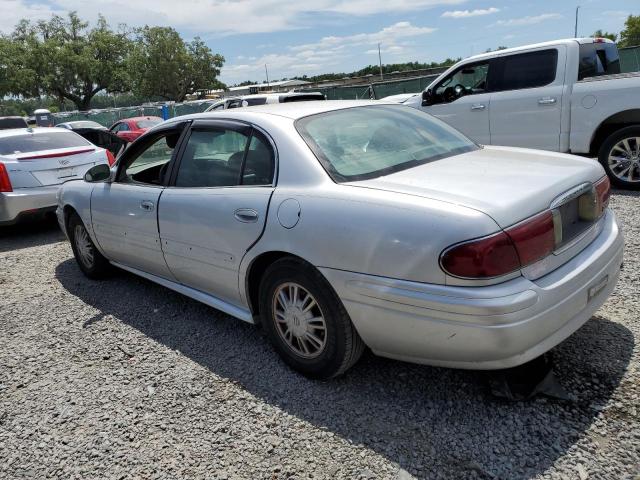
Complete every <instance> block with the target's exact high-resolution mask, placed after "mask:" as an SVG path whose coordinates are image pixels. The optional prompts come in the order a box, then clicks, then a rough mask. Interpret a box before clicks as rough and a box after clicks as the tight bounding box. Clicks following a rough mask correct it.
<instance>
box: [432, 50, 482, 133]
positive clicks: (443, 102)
mask: <svg viewBox="0 0 640 480" xmlns="http://www.w3.org/2000/svg"><path fill="white" fill-rule="evenodd" d="M492 70H493V61H489V60H486V61H482V62H475V63H471V64H465V65H461V66H460V67H459V68H457V69H456V70H454V71H453V72H451V73H450V74H449V75H447V76H446V77H445V78H443V79H442V80H441V81H440V82H438V83H437V84H436V85H434V86H433V87H430V88H429V89H428V90H427V91H426V92H425V93H424V94H423V100H422V109H423V110H425V111H426V112H427V113H429V114H431V115H433V116H434V117H438V118H439V119H440V120H442V121H444V122H446V123H448V124H449V125H451V126H452V127H453V128H455V129H457V130H459V131H461V132H462V133H464V134H465V135H466V136H468V137H469V138H470V139H471V140H473V141H475V142H477V143H480V144H489V143H490V141H491V137H490V129H489V111H490V108H491V105H490V100H491V94H490V93H489V92H490V83H491V81H492V77H491V74H492Z"/></svg>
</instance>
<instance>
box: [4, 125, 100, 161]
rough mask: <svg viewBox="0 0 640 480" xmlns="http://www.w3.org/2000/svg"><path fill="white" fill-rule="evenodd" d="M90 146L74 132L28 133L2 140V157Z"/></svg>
mask: <svg viewBox="0 0 640 480" xmlns="http://www.w3.org/2000/svg"><path fill="white" fill-rule="evenodd" d="M60 130H62V129H60ZM89 145H91V144H90V143H89V142H87V141H86V140H85V139H84V138H82V137H81V136H80V135H77V134H75V133H73V132H65V131H61V132H55V133H54V132H51V133H28V134H25V135H15V136H11V137H4V138H0V155H13V154H17V153H25V152H41V151H43V150H56V149H58V148H73V147H86V146H89Z"/></svg>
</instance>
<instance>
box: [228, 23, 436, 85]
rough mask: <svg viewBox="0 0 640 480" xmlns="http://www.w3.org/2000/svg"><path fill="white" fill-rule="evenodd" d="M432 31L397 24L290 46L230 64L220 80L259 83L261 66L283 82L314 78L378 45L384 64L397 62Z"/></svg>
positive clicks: (371, 53)
mask: <svg viewBox="0 0 640 480" xmlns="http://www.w3.org/2000/svg"><path fill="white" fill-rule="evenodd" d="M434 31H435V29H434V28H430V27H418V26H415V25H412V24H411V23H409V22H398V23H395V24H393V25H390V26H388V27H385V28H383V29H382V30H379V31H378V32H373V33H357V34H354V35H345V36H330V37H323V38H321V39H320V40H318V41H317V42H315V43H305V44H300V45H293V46H290V47H289V48H288V49H287V51H285V52H283V53H277V54H276V53H271V54H267V55H263V56H261V57H259V58H257V59H255V61H252V62H247V61H243V62H242V63H236V64H230V65H226V66H225V67H223V69H222V72H221V75H220V79H221V80H222V81H223V82H226V83H229V84H232V83H237V82H240V81H243V80H247V79H248V78H251V79H254V80H260V79H262V78H263V77H264V65H265V64H266V65H267V66H268V68H269V77H271V78H282V77H291V76H294V75H304V74H306V75H313V74H316V73H321V72H324V71H330V70H331V69H332V68H333V67H336V66H338V65H340V64H342V62H344V61H345V60H346V59H356V61H358V62H360V63H362V64H363V65H364V64H365V62H368V61H369V60H361V59H358V57H362V55H373V54H375V55H377V54H378V47H377V44H378V43H380V44H381V51H382V53H383V54H384V55H385V58H384V60H385V61H387V62H388V61H393V60H397V59H398V58H399V56H402V55H407V53H408V47H409V45H410V44H411V42H410V41H407V40H408V39H411V38H418V37H421V36H424V35H428V34H430V33H432V32H434Z"/></svg>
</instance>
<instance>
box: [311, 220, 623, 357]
mask: <svg viewBox="0 0 640 480" xmlns="http://www.w3.org/2000/svg"><path fill="white" fill-rule="evenodd" d="M623 244H624V242H623V237H622V232H621V231H620V230H619V228H618V225H617V223H616V220H615V216H614V214H613V212H611V211H608V212H607V213H606V216H605V218H604V219H603V228H602V231H601V233H600V235H598V237H597V238H596V239H595V240H594V241H593V242H591V244H589V245H588V246H587V247H586V248H585V249H584V250H582V252H580V253H579V254H578V255H576V256H575V257H574V258H573V259H571V260H570V261H569V262H567V263H565V264H564V265H562V266H561V267H560V268H557V269H556V270H554V271H552V272H551V273H549V274H547V275H545V276H543V277H541V278H538V279H537V280H534V281H531V280H527V279H525V278H524V277H518V278H516V279H513V280H510V281H507V282H504V283H501V284H498V285H491V286H483V287H454V286H445V285H430V284H424V283H416V282H407V281H402V280H395V279H390V278H383V277H375V276H370V275H363V274H357V273H352V272H345V271H339V270H333V269H328V268H321V271H322V273H323V274H324V275H325V276H326V278H327V279H328V280H329V282H330V283H331V284H332V286H333V287H334V289H335V290H336V291H337V293H338V295H339V296H340V298H341V299H342V301H343V303H344V305H345V308H346V309H347V311H348V313H349V315H350V316H351V319H352V321H353V323H354V325H355V327H356V330H358V332H359V334H360V336H361V337H362V339H363V340H364V342H365V343H366V344H367V345H368V346H369V347H370V348H371V349H372V350H373V351H374V353H376V354H378V355H381V356H386V357H390V358H395V359H398V360H405V361H409V362H414V363H424V364H429V365H440V366H446V367H454V368H468V369H500V368H508V367H513V366H516V365H520V364H522V363H525V362H528V361H529V360H532V359H533V358H535V357H537V356H539V355H541V354H543V353H545V352H546V351H548V350H550V349H551V348H553V347H554V346H556V345H557V344H558V343H560V342H562V341H563V340H564V339H566V338H567V337H568V336H570V335H571V334H572V333H573V332H575V331H576V330H577V329H578V328H579V327H580V326H581V325H583V324H584V323H585V322H586V321H587V320H588V319H589V318H590V317H591V316H592V315H593V314H594V313H595V311H596V310H597V309H598V308H599V307H600V306H601V305H602V304H603V303H604V301H605V300H606V299H607V297H608V296H609V294H611V292H612V291H613V289H614V287H615V285H616V283H617V281H618V276H619V272H620V265H621V263H622V255H623Z"/></svg>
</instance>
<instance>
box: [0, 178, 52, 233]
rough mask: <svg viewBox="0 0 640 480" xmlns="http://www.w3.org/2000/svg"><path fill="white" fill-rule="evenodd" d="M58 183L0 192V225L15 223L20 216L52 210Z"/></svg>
mask: <svg viewBox="0 0 640 480" xmlns="http://www.w3.org/2000/svg"><path fill="white" fill-rule="evenodd" d="M59 188H60V185H53V186H50V187H33V188H18V189H16V190H14V191H13V192H2V193H0V225H11V224H14V223H16V222H17V221H18V220H19V218H20V216H22V215H26V214H31V213H39V212H41V211H48V210H54V209H55V207H56V193H57V191H58V189H59Z"/></svg>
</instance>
